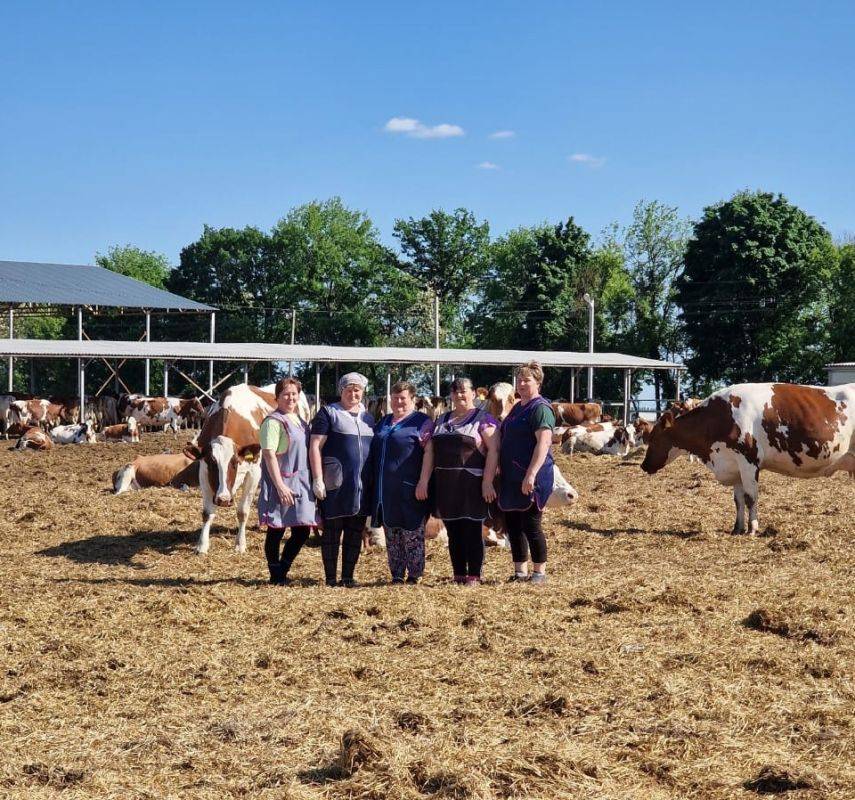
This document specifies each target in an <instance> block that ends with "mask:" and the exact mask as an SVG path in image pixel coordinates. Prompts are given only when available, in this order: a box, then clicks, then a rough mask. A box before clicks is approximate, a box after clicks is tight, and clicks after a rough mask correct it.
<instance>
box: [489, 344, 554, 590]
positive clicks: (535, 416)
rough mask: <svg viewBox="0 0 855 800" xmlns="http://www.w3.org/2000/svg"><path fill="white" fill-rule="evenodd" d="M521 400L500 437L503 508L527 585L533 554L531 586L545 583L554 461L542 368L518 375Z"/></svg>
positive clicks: (517, 576) (518, 576) (517, 574)
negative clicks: (545, 522) (545, 521)
mask: <svg viewBox="0 0 855 800" xmlns="http://www.w3.org/2000/svg"><path fill="white" fill-rule="evenodd" d="M514 377H515V379H516V389H517V392H519V395H520V401H519V402H518V403H517V404H516V405H514V407H513V408H512V409H511V411H510V413H509V414H508V416H507V417H505V419H504V420H503V421H502V424H501V427H500V429H499V432H500V434H501V445H500V447H499V470H500V476H499V508H500V509H502V511H504V512H505V519H506V523H507V528H508V538H509V539H510V542H511V554H512V556H513V559H514V574H513V576H512V577H511V580H517V581H525V580H528V579H529V575H528V556H529V551H530V552H531V560H532V565H533V573H532V576H531V582H532V583H538V584H542V583H545V582H546V537H545V536H544V535H543V529H542V527H541V518H542V516H543V509H544V507H545V506H546V502H547V500H549V495H550V494H552V482H553V461H552V454H551V453H550V451H549V448H550V445H551V444H552V429H553V428H554V427H555V415H554V414H553V412H552V408H551V407H550V404H549V401H548V400H547V399H546V398H545V397H541V394H540V387H541V385H542V383H543V368H542V367H541V366H540V364H538V363H537V362H536V361H530V362H529V363H528V364H524V365H523V366H521V367H517V368H516V370H515V371H514Z"/></svg>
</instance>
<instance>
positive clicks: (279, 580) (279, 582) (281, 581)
mask: <svg viewBox="0 0 855 800" xmlns="http://www.w3.org/2000/svg"><path fill="white" fill-rule="evenodd" d="M267 569H269V570H270V583H272V584H273V585H274V586H284V585H285V567H283V566H282V564H271V563H270V562H269V561H268V562H267Z"/></svg>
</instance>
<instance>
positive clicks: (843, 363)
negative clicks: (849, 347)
mask: <svg viewBox="0 0 855 800" xmlns="http://www.w3.org/2000/svg"><path fill="white" fill-rule="evenodd" d="M838 367H853V368H855V361H840V362H838V363H837V364H826V365H825V368H826V369H837V368H838Z"/></svg>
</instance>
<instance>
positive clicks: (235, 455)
mask: <svg viewBox="0 0 855 800" xmlns="http://www.w3.org/2000/svg"><path fill="white" fill-rule="evenodd" d="M260 453H261V446H260V445H258V444H250V445H247V446H245V447H241V448H237V447H236V445H235V442H234V440H233V439H232V438H231V437H229V436H223V435H219V436H215V437H214V438H213V439H211V441H210V442H209V443H208V444H207V445H205V446H204V447H202V448H200V447H199V446H198V445H197V444H193V443H192V442H191V443H188V444H187V445H186V446H185V447H184V455H186V456H187V457H188V458H192V459H194V460H198V459H201V460H203V461H204V462H205V466H206V467H207V469H208V484H209V486H210V487H211V492H212V494H213V495H214V504H215V505H218V506H221V507H225V506H230V505H232V504H233V503H234V488H235V480H236V479H237V472H238V467H240V466H241V465H242V464H245V463H248V462H249V463H252V462H254V461H257V460H258V458H259V454H260Z"/></svg>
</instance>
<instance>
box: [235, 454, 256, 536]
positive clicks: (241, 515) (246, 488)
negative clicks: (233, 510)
mask: <svg viewBox="0 0 855 800" xmlns="http://www.w3.org/2000/svg"><path fill="white" fill-rule="evenodd" d="M260 482H261V465H260V464H251V465H250V466H249V467H248V469H247V470H246V472H245V473H244V475H243V494H241V497H240V502H239V503H238V507H237V517H238V533H237V542H236V543H235V552H237V553H245V552H246V521H247V518H248V517H249V512H250V511H251V510H252V501H253V499H254V498H255V492H256V490H257V489H258V484H259V483H260ZM235 492H237V486H235Z"/></svg>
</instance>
